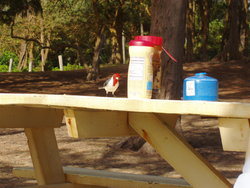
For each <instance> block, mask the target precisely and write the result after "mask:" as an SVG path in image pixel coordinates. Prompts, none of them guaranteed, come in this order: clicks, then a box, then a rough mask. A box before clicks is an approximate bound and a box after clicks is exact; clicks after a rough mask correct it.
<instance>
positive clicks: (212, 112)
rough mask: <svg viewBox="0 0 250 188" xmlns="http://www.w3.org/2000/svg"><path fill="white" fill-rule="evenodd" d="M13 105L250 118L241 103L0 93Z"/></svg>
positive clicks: (246, 106) (248, 109)
mask: <svg viewBox="0 0 250 188" xmlns="http://www.w3.org/2000/svg"><path fill="white" fill-rule="evenodd" d="M12 104H14V105H22V106H36V107H44V108H61V109H64V108H80V109H99V110H116V111H131V112H152V113H167V114H183V115H185V114H190V115H202V116H215V117H232V118H250V103H240V102H212V101H182V100H160V99H128V98H114V97H93V96H72V95H44V94H9V93H8V94H0V105H12Z"/></svg>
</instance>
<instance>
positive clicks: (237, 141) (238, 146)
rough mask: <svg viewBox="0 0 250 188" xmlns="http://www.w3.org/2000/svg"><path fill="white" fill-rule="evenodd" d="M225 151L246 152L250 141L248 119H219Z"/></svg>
mask: <svg viewBox="0 0 250 188" xmlns="http://www.w3.org/2000/svg"><path fill="white" fill-rule="evenodd" d="M218 120H219V129H220V135H221V141H222V146H223V149H224V150H225V151H246V150H247V146H248V141H249V139H248V138H249V126H250V125H249V121H248V119H234V118H218Z"/></svg>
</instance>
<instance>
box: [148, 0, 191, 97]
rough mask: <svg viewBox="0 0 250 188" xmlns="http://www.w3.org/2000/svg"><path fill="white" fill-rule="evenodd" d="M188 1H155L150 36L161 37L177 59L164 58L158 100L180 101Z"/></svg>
mask: <svg viewBox="0 0 250 188" xmlns="http://www.w3.org/2000/svg"><path fill="white" fill-rule="evenodd" d="M186 7H187V1H186V0H183V1H176V0H153V1H152V23H151V28H150V30H151V31H150V34H151V35H156V36H161V37H163V40H164V43H163V45H164V47H165V48H166V49H167V50H168V51H169V52H170V53H171V54H172V55H173V56H174V57H175V58H176V59H177V61H178V62H177V63H175V62H173V61H172V60H171V59H170V58H169V57H168V56H167V55H166V54H164V55H163V57H162V83H161V91H160V95H159V97H158V98H161V99H180V98H181V91H182V63H183V61H184V55H185V54H184V41H185V23H186V22H185V16H186Z"/></svg>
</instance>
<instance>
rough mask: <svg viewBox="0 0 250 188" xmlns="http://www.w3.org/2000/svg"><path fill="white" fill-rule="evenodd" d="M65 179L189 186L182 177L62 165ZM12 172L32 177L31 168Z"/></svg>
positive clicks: (127, 187)
mask: <svg viewBox="0 0 250 188" xmlns="http://www.w3.org/2000/svg"><path fill="white" fill-rule="evenodd" d="M63 169H64V172H65V176H66V179H67V181H69V182H71V183H75V184H87V185H96V186H104V187H119V188H133V187H135V188H184V187H185V188H188V187H190V185H189V184H187V183H186V182H185V181H184V180H182V179H174V178H166V177H161V176H149V175H139V174H127V173H120V172H108V171H104V170H92V169H83V168H69V167H64V168H63ZM13 172H14V174H15V175H16V176H19V177H25V178H27V177H28V176H29V178H34V170H33V169H32V168H27V167H26V168H15V169H14V171H13Z"/></svg>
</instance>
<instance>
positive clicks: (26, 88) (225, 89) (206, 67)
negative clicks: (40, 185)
mask: <svg viewBox="0 0 250 188" xmlns="http://www.w3.org/2000/svg"><path fill="white" fill-rule="evenodd" d="M249 65H250V64H243V63H240V62H231V63H212V62H207V63H206V62H203V63H202V62H197V63H187V64H185V65H184V77H188V76H191V75H193V74H194V73H196V72H204V71H205V72H208V73H209V75H210V76H212V77H215V78H218V80H219V85H220V89H219V98H220V100H221V101H242V102H244V101H247V102H250V91H249V86H250V85H249V83H250V82H249V81H250V80H249V70H250V69H249V68H250V66H249ZM115 72H118V73H120V74H121V76H122V77H121V82H120V87H119V89H118V92H117V94H116V95H117V97H126V72H127V65H122V66H119V67H110V68H108V69H104V70H103V71H102V74H101V78H100V79H99V80H98V81H96V82H85V81H84V79H83V77H84V72H83V71H70V72H46V73H0V93H53V94H72V95H92V96H104V95H105V93H104V91H103V90H98V87H99V86H101V85H102V83H103V82H104V81H105V80H106V79H107V77H108V76H109V75H111V74H112V73H115ZM217 125H218V120H217V119H216V118H201V117H197V116H183V117H182V131H183V136H184V137H185V138H186V139H187V141H188V142H189V143H190V144H191V145H192V146H193V147H194V148H195V149H196V150H197V151H198V152H199V153H200V154H201V155H202V156H203V157H205V158H206V159H207V160H208V161H209V162H211V163H212V164H213V166H214V167H215V168H216V169H217V170H218V171H220V172H221V173H222V174H223V175H224V176H225V177H226V178H227V179H228V180H229V181H230V182H232V183H234V182H235V179H236V178H237V176H238V175H239V174H240V173H241V169H242V165H243V162H244V155H245V154H244V153H243V152H226V151H223V149H222V146H221V140H220V135H219V130H218V127H217ZM55 131H56V137H57V140H58V146H59V149H60V155H61V159H62V163H63V165H64V166H73V167H86V168H93V169H101V170H109V171H119V172H126V173H135V174H148V175H159V176H164V177H177V178H178V177H180V175H179V174H178V173H176V172H175V170H174V169H173V168H172V167H171V166H170V165H168V164H167V163H166V162H165V161H164V160H163V159H162V158H161V157H160V156H159V155H158V154H157V153H145V152H141V151H138V152H135V151H130V150H124V149H119V148H117V147H115V146H116V144H117V143H119V142H120V141H121V139H123V138H120V137H117V138H99V139H73V138H70V137H68V135H67V130H66V126H65V125H63V124H62V127H61V128H57V129H56V130H55ZM0 146H1V147H0V153H1V155H0V187H1V188H2V187H4V188H11V187H20V186H27V185H33V184H35V181H34V180H29V179H23V178H17V177H14V176H13V175H12V169H13V167H23V166H32V162H31V158H30V154H29V150H28V147H27V140H26V137H25V135H24V132H23V130H22V129H0ZM183 157H185V156H183Z"/></svg>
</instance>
